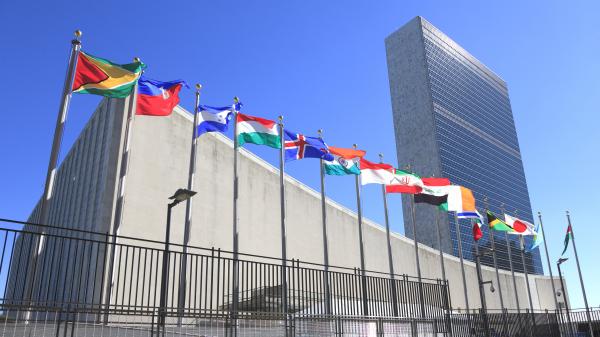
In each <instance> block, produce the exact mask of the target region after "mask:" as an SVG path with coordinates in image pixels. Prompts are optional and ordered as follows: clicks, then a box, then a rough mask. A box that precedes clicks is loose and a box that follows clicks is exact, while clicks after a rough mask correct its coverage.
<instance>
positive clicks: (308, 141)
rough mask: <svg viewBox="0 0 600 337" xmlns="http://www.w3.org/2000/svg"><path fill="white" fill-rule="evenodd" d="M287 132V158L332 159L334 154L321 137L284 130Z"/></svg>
mask: <svg viewBox="0 0 600 337" xmlns="http://www.w3.org/2000/svg"><path fill="white" fill-rule="evenodd" d="M284 134H285V143H284V146H285V160H286V161H290V160H298V159H304V158H322V159H323V160H327V161H332V160H333V159H334V157H333V155H332V154H331V153H329V149H328V148H327V145H326V144H325V142H324V141H323V140H322V139H321V138H319V137H306V136H305V135H302V134H299V133H295V132H292V131H288V130H284Z"/></svg>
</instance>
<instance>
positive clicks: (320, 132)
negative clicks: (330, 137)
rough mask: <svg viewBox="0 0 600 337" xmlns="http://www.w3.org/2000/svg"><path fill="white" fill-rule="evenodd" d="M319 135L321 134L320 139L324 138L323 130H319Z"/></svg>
mask: <svg viewBox="0 0 600 337" xmlns="http://www.w3.org/2000/svg"><path fill="white" fill-rule="evenodd" d="M317 133H318V134H319V138H323V129H319V130H317Z"/></svg>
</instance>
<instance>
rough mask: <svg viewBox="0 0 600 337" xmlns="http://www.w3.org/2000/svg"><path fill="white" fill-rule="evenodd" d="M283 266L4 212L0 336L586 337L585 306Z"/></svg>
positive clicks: (595, 316)
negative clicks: (480, 303)
mask: <svg viewBox="0 0 600 337" xmlns="http://www.w3.org/2000/svg"><path fill="white" fill-rule="evenodd" d="M165 258H166V261H165V260H164V259H165ZM163 262H165V264H163ZM281 262H282V261H281V260H280V259H275V258H269V257H264V256H257V255H250V254H240V257H239V259H238V260H234V259H233V256H232V254H231V253H230V252H226V251H223V250H220V249H214V248H210V249H206V248H200V247H187V248H186V249H184V247H182V246H180V245H171V247H170V248H169V249H168V250H166V249H165V246H164V243H163V242H160V241H152V240H143V239H139V238H133V237H126V236H112V235H109V234H108V233H97V232H90V231H82V230H76V229H65V228H60V227H52V226H39V225H36V224H31V223H23V222H18V221H11V220H2V219H0V280H2V281H1V282H0V285H1V286H3V287H4V288H0V291H1V294H2V299H1V301H0V312H1V315H0V336H49V335H54V336H65V337H66V336H80V335H81V336H106V335H110V336H121V335H122V336H158V335H169V336H287V337H289V336H357V337H358V336H411V337H416V336H434V335H435V336H440V335H443V336H454V337H462V336H465V337H467V336H469V337H470V336H489V337H497V336H506V337H520V336H528V337H542V336H547V337H554V336H556V337H561V336H568V337H579V336H589V324H588V320H587V314H586V312H585V311H572V312H570V313H569V314H568V315H567V314H566V313H565V312H564V311H563V312H547V311H546V312H535V313H531V312H523V311H522V312H520V313H516V312H509V311H504V312H500V311H493V310H490V311H488V312H485V313H484V312H473V313H470V314H464V313H462V314H461V313H458V312H457V311H453V310H452V309H451V301H450V298H449V295H448V284H447V282H446V281H442V280H430V279H424V280H423V282H422V283H421V284H420V285H419V283H418V281H417V279H416V278H414V277H410V276H407V275H396V276H395V278H394V279H393V280H391V279H390V278H389V276H388V275H386V274H383V273H377V272H372V271H368V272H366V273H365V274H364V275H363V274H361V273H360V270H358V269H356V268H341V267H330V268H329V270H328V271H326V270H325V269H324V266H322V265H319V264H311V263H306V262H302V261H299V260H289V261H287V265H286V266H285V267H283V266H282V264H281ZM163 265H164V266H166V268H164V267H163ZM236 269H237V271H238V275H239V276H238V282H237V285H238V287H239V292H238V293H239V296H238V301H237V311H235V312H233V310H232V309H233V301H234V298H235V297H234V294H233V289H234V282H233V280H234V277H233V275H234V271H235V270H236ZM283 271H285V273H286V279H287V284H286V287H285V289H286V291H283V289H284V288H283V284H282V283H283V281H282V272H283ZM163 275H164V280H165V282H163V281H162V279H163ZM362 282H364V283H365V285H366V287H365V288H366V292H363V290H362V289H363V285H362ZM326 285H328V287H327V286H326ZM326 289H329V292H327V291H326ZM161 292H162V294H165V296H166V297H165V303H164V305H161V303H160V298H161ZM420 292H422V295H421V293H420ZM392 294H396V297H395V298H394V297H393V295H392ZM284 295H287V303H288V307H287V308H284V307H283V303H284V301H283V298H282V297H283V296H284ZM327 295H329V299H330V300H329V301H327V298H328V296H327ZM421 298H423V299H424V301H423V302H421V301H420V299H421ZM365 304H366V308H367V310H368V312H367V313H365V312H364V311H363V310H364V308H365ZM590 315H591V317H592V321H593V322H592V325H593V327H594V331H595V332H596V335H600V310H593V311H592V312H591V313H590ZM159 333H160V334H159Z"/></svg>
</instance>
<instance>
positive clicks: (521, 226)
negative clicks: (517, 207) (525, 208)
mask: <svg viewBox="0 0 600 337" xmlns="http://www.w3.org/2000/svg"><path fill="white" fill-rule="evenodd" d="M504 221H505V222H506V224H507V225H508V226H510V227H512V229H513V231H512V232H510V233H509V234H519V235H534V234H535V231H534V226H533V224H531V223H530V222H527V221H525V220H521V219H517V218H515V217H512V216H510V215H508V214H504Z"/></svg>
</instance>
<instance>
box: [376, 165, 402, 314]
mask: <svg viewBox="0 0 600 337" xmlns="http://www.w3.org/2000/svg"><path fill="white" fill-rule="evenodd" d="M379 162H380V163H381V164H383V154H382V153H380V154H379ZM381 193H382V195H383V210H384V215H385V234H386V238H387V250H388V264H389V267H390V285H391V291H392V308H393V313H394V316H395V317H397V316H398V298H397V296H398V295H397V292H396V280H395V277H394V274H395V273H394V259H393V256H392V242H391V238H390V236H391V235H390V219H389V214H388V205H387V193H385V185H381Z"/></svg>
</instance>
